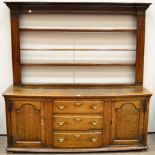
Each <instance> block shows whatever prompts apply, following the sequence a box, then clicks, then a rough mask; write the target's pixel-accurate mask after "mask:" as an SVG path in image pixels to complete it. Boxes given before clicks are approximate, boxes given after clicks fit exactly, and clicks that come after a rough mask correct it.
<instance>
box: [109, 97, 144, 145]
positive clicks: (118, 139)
mask: <svg viewBox="0 0 155 155" xmlns="http://www.w3.org/2000/svg"><path fill="white" fill-rule="evenodd" d="M144 105H145V101H144V100H124V101H116V102H113V103H112V124H111V144H114V145H138V144H141V143H142V135H143V124H144V123H143V122H144Z"/></svg>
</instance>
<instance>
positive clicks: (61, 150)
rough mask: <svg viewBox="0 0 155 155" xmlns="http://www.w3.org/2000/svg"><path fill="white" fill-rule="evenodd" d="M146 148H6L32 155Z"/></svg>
mask: <svg viewBox="0 0 155 155" xmlns="http://www.w3.org/2000/svg"><path fill="white" fill-rule="evenodd" d="M147 149H148V146H130V147H129V146H115V147H114V146H111V147H104V148H92V149H51V148H42V149H40V148H7V149H6V150H7V152H23V153H32V152H36V153H37V152H41V153H52V152H55V153H57V152H58V153H61V152H66V153H67V152H68V153H69V152H70V153H77V152H83V153H84V152H116V151H117V152H118V151H120V152H121V151H138V150H139V151H141V150H147Z"/></svg>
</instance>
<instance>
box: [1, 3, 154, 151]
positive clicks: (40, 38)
mask: <svg viewBox="0 0 155 155" xmlns="http://www.w3.org/2000/svg"><path fill="white" fill-rule="evenodd" d="M6 5H7V6H8V7H9V8H10V13H11V36H12V64H13V65H12V66H13V85H12V86H10V87H9V88H8V89H7V90H6V91H5V92H4V93H3V95H4V98H5V101H6V118H7V143H8V145H7V151H9V152H100V151H125V150H143V149H147V127H148V115H149V101H150V97H151V93H150V92H149V91H148V90H147V89H145V88H144V87H143V66H144V40H145V35H144V34H145V11H146V9H147V8H148V7H149V5H150V4H149V3H49V2H6ZM100 22H101V23H100ZM62 23H63V24H62ZM79 23H80V24H81V25H80V24H79ZM45 24H46V26H45ZM97 24H98V25H97ZM38 25H39V26H38ZM85 25H87V26H85ZM112 26H114V27H112ZM102 35H103V37H102ZM62 40H63V41H62ZM48 52H49V55H48V54H47V57H46V58H45V55H46V53H48ZM67 52H68V55H67V54H66V53H67ZM85 52H89V53H86V55H84V53H85ZM119 52H120V54H121V53H122V55H123V56H122V57H123V58H121V59H120V61H119V60H117V58H118V55H117V53H119ZM31 53H33V54H32V55H31ZM39 53H40V57H39V56H38V55H39ZM57 53H58V54H59V53H60V55H59V59H60V60H59V61H56V59H57V57H56V54H57ZM69 53H71V54H69ZM80 53H81V55H79V57H78V54H80ZM101 53H102V54H101ZM105 53H107V55H108V54H110V53H111V54H110V56H109V55H108V57H107V55H106V54H105ZM50 54H53V55H52V56H51V55H50ZM54 54H55V55H54ZM65 54H66V55H65ZM97 54H99V56H96V55H97ZM104 54H105V55H104ZM62 55H65V56H64V57H63V58H60V57H61V56H62ZM91 55H93V56H92V57H90V56H91ZM82 56H85V57H84V58H83V59H82V58H81V57H82ZM38 57H39V59H38ZM55 57H56V58H55ZM89 57H90V59H91V61H90V59H88V60H87V61H84V59H87V58H89ZM94 57H95V58H97V60H96V61H94V60H95V58H94ZM128 57H130V58H129V59H128ZM44 58H45V59H44ZM93 58H94V59H93ZM101 58H102V59H101ZM110 58H112V59H113V60H111V62H108V61H109V59H110ZM132 58H133V60H131V61H130V59H132ZM37 59H38V60H37ZM67 59H69V61H66V60H67ZM68 68H71V71H68V70H67V69H68ZM52 69H53V72H52ZM102 71H103V72H104V74H102ZM50 72H52V73H51V74H50ZM91 72H93V73H91ZM113 74H116V76H115V75H113ZM39 76H40V77H39ZM63 76H64V77H63ZM110 76H111V78H110ZM126 76H129V77H127V78H126ZM54 80H55V81H54Z"/></svg>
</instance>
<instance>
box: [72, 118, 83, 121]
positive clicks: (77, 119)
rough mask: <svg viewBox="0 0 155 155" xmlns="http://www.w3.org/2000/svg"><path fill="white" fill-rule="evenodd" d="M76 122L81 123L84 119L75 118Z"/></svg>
mask: <svg viewBox="0 0 155 155" xmlns="http://www.w3.org/2000/svg"><path fill="white" fill-rule="evenodd" d="M74 120H75V121H76V122H80V121H81V120H82V119H81V118H75V119H74Z"/></svg>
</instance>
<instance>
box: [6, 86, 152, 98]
mask: <svg viewBox="0 0 155 155" xmlns="http://www.w3.org/2000/svg"><path fill="white" fill-rule="evenodd" d="M3 95H4V96H17V97H18V96H19V97H20V96H21V97H22V96H25V97H35V96H36V97H87V96H88V97H108V96H109V97H112V96H113V97H123V96H150V95H151V92H149V91H148V90H147V89H145V88H144V87H143V86H105V87H93V86H92V87H78V88H73V87H70V88H69V87H68V88H67V87H52V86H49V87H45V86H10V87H9V88H8V89H7V90H6V91H5V92H4V93H3Z"/></svg>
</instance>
